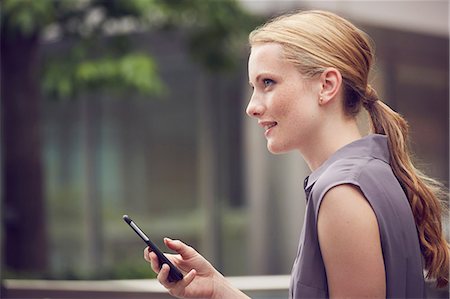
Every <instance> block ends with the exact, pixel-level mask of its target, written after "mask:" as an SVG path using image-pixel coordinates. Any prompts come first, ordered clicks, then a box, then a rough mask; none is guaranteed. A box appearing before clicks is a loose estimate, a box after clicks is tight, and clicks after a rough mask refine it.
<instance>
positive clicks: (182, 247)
mask: <svg viewBox="0 0 450 299" xmlns="http://www.w3.org/2000/svg"><path fill="white" fill-rule="evenodd" d="M164 244H166V246H167V247H168V248H169V249H172V250H174V251H176V252H177V253H179V254H180V255H181V257H182V258H183V259H185V260H187V259H190V258H192V257H194V256H195V255H197V254H198V253H197V251H195V249H194V248H192V247H191V246H188V245H186V244H184V243H183V242H181V241H180V240H172V239H170V238H164Z"/></svg>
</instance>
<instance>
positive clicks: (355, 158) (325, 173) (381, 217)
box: [290, 134, 426, 298]
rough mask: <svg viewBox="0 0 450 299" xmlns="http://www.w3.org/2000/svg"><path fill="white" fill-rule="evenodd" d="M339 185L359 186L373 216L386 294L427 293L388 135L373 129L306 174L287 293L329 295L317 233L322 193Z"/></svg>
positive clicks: (411, 219) (422, 295) (418, 295)
mask: <svg viewBox="0 0 450 299" xmlns="http://www.w3.org/2000/svg"><path fill="white" fill-rule="evenodd" d="M340 184H353V185H355V186H358V187H359V188H360V189H361V191H362V193H363V194H364V196H365V197H366V199H367V200H368V202H369V203H370V205H371V206H372V209H373V210H374V212H375V215H376V217H377V221H378V226H379V231H380V238H381V246H382V252H383V259H384V265H385V273H386V297H387V298H425V297H426V294H425V280H424V276H423V265H422V255H421V251H420V245H419V238H418V234H417V229H416V225H415V222H414V217H413V214H412V211H411V208H410V205H409V202H408V199H407V198H406V196H405V193H404V191H403V189H402V187H401V186H400V184H399V182H398V180H397V179H396V177H395V176H394V174H393V172H392V169H391V167H390V165H389V150H388V145H387V137H386V136H383V135H377V134H372V135H368V136H366V137H364V138H361V139H359V140H357V141H355V142H353V143H350V144H348V145H346V146H344V147H343V148H341V149H339V150H338V151H337V152H335V153H334V154H333V155H332V156H331V157H330V158H329V159H328V160H327V161H326V162H325V163H324V164H322V165H321V166H320V167H319V168H318V169H316V170H315V171H314V172H312V173H311V175H310V176H309V177H308V178H306V179H305V184H304V188H305V192H306V198H307V204H306V212H305V220H304V224H303V230H302V233H301V235H300V242H299V243H300V244H299V248H298V252H297V257H296V259H295V262H294V266H293V269H292V275H291V286H290V297H291V298H327V297H329V294H328V286H327V277H326V273H325V266H324V262H323V260H322V255H321V252H320V246H319V241H318V234H317V217H318V213H319V207H320V203H321V201H322V198H323V196H324V194H325V193H326V192H327V191H328V190H329V189H331V188H332V187H335V186H337V185H340Z"/></svg>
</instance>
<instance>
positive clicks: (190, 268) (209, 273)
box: [144, 238, 248, 299]
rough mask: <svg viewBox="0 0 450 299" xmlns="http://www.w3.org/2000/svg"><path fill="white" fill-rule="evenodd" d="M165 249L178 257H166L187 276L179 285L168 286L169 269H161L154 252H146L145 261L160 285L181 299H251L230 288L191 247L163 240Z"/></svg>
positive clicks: (170, 255) (146, 250)
mask: <svg viewBox="0 0 450 299" xmlns="http://www.w3.org/2000/svg"><path fill="white" fill-rule="evenodd" d="M164 243H165V244H166V246H167V247H168V248H170V249H172V250H174V251H176V252H177V253H178V254H166V256H167V258H168V259H169V260H170V261H171V262H172V263H173V264H174V265H175V266H177V267H178V268H179V269H180V270H182V271H183V272H185V273H187V274H186V275H185V276H184V278H183V279H182V280H180V281H178V282H169V281H168V280H167V277H168V275H169V266H168V265H166V264H164V265H163V266H162V268H161V270H160V269H159V263H158V258H157V257H156V254H155V253H154V252H151V251H149V249H148V248H146V249H144V258H145V260H147V261H148V262H150V263H151V267H152V269H153V271H155V272H156V273H158V281H159V282H160V283H161V284H162V285H163V286H164V287H165V288H166V289H168V290H169V293H170V294H171V295H173V296H175V297H179V298H213V299H215V298H217V299H219V298H236V299H238V298H248V297H247V296H246V295H245V294H244V293H242V292H241V291H239V290H238V289H236V288H235V287H233V286H231V284H230V283H229V282H228V281H227V280H226V279H225V277H223V275H222V274H221V273H219V271H217V270H216V269H214V267H213V266H212V265H211V264H210V263H209V262H208V261H207V260H206V259H205V258H204V257H203V256H201V255H200V254H199V253H198V252H197V251H195V250H194V249H193V248H192V247H190V246H188V245H186V244H184V243H183V242H181V241H178V240H175V241H174V240H171V239H169V238H165V239H164Z"/></svg>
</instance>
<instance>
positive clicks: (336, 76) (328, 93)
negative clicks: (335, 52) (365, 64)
mask: <svg viewBox="0 0 450 299" xmlns="http://www.w3.org/2000/svg"><path fill="white" fill-rule="evenodd" d="M320 82H321V84H322V89H321V91H320V93H319V104H320V105H324V104H326V103H328V102H330V101H331V100H333V99H334V98H336V97H337V95H338V94H339V91H340V90H341V85H342V76H341V72H339V71H338V70H337V69H335V68H332V67H330V68H327V69H325V71H323V73H322V74H321V75H320Z"/></svg>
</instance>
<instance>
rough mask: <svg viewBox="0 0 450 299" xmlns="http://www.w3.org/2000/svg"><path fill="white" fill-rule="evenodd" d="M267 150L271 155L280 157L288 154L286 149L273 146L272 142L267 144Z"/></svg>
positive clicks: (277, 145)
mask: <svg viewBox="0 0 450 299" xmlns="http://www.w3.org/2000/svg"><path fill="white" fill-rule="evenodd" d="M267 149H268V150H269V152H270V153H271V154H274V155H280V154H284V153H287V152H289V150H288V149H286V147H284V146H280V145H279V144H275V143H272V142H267Z"/></svg>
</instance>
